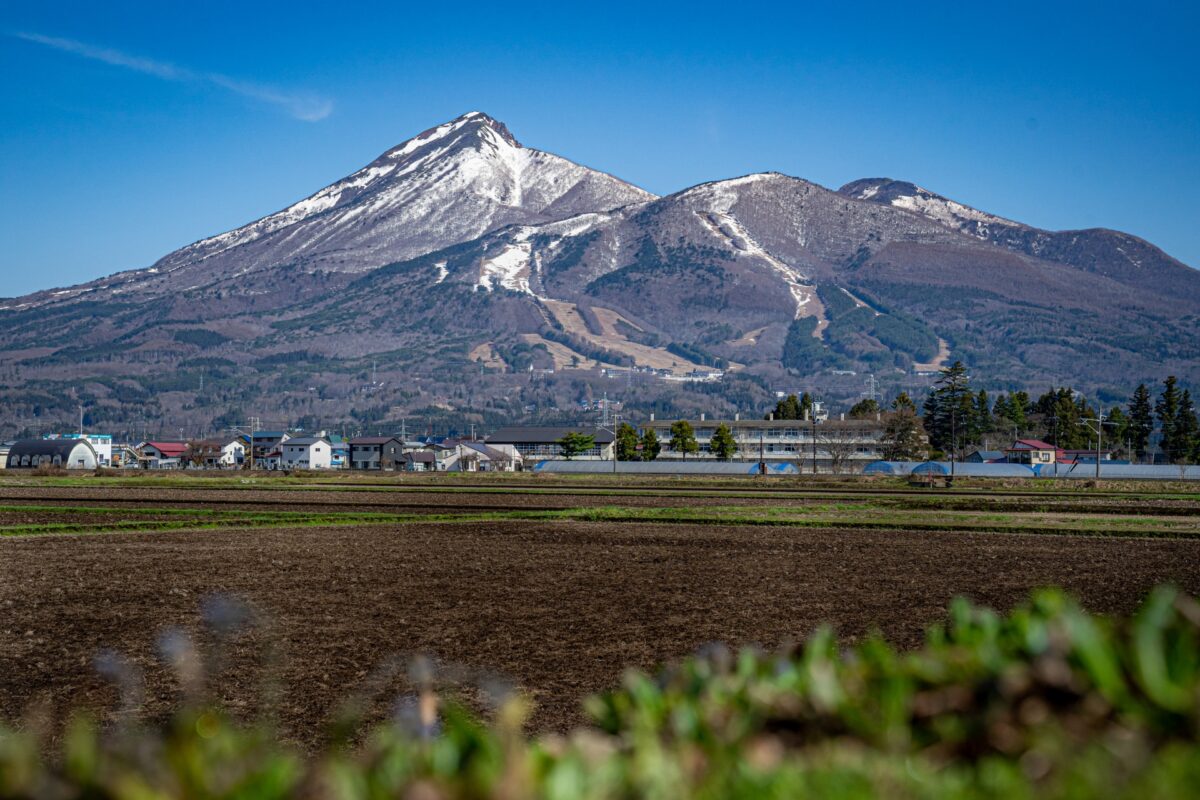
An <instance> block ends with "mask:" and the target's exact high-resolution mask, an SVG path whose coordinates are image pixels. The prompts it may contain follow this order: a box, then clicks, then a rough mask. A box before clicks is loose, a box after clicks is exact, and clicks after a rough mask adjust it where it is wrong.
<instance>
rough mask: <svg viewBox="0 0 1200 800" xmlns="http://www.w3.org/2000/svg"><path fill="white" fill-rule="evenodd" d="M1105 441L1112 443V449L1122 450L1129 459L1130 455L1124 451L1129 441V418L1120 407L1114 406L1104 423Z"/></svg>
mask: <svg viewBox="0 0 1200 800" xmlns="http://www.w3.org/2000/svg"><path fill="white" fill-rule="evenodd" d="M1104 440H1105V441H1107V442H1109V443H1110V444H1109V446H1110V448H1111V449H1113V450H1120V451H1121V452H1122V453H1124V455H1125V457H1126V458H1128V456H1129V454H1128V453H1125V452H1124V451H1125V449H1126V444H1125V443H1126V442H1127V441H1128V440H1129V417H1128V416H1127V415H1126V414H1125V412H1124V411H1122V410H1121V407H1120V406H1113V407H1112V410H1111V411H1109V412H1108V417H1107V419H1105V421H1104Z"/></svg>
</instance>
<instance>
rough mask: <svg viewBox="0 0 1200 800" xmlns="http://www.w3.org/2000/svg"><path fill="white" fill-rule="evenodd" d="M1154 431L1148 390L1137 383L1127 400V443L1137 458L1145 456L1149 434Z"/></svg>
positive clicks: (1144, 385) (1142, 458) (1148, 444)
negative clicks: (1131, 395)
mask: <svg viewBox="0 0 1200 800" xmlns="http://www.w3.org/2000/svg"><path fill="white" fill-rule="evenodd" d="M1153 433H1154V409H1153V408H1152V407H1151V406H1150V390H1149V389H1147V388H1146V384H1144V383H1143V384H1140V385H1138V387H1137V389H1135V390H1134V391H1133V397H1131V398H1130V400H1129V444H1130V447H1132V448H1133V452H1134V453H1135V454H1136V455H1137V458H1138V460H1144V459H1145V458H1146V451H1148V450H1149V449H1150V436H1151V434H1153Z"/></svg>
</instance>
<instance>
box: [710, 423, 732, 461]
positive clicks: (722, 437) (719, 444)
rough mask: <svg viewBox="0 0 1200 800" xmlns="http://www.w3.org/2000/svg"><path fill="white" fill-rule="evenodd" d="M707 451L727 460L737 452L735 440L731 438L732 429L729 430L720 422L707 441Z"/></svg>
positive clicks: (722, 459)
mask: <svg viewBox="0 0 1200 800" xmlns="http://www.w3.org/2000/svg"><path fill="white" fill-rule="evenodd" d="M708 449H709V451H710V452H711V453H712V454H713V455H714V456H716V457H717V458H718V459H720V460H721V461H728V460H729V459H731V458H733V456H734V454H736V453H737V449H738V446H737V440H736V439H734V438H733V431H731V430H729V426H728V425H726V424H725V423H723V422H722V423H721V424H720V425H718V426H717V429H716V430H715V431H713V435H712V439H710V440H709V443H708Z"/></svg>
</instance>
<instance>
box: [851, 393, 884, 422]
mask: <svg viewBox="0 0 1200 800" xmlns="http://www.w3.org/2000/svg"><path fill="white" fill-rule="evenodd" d="M878 413H879V403H877V402H875V401H874V400H873V399H871V398H870V397H868V398H866V399H865V400H859V401H858V402H857V403H855V404H854V405H853V406H851V407H850V415H849V416H850V419H874V418H875V415H876V414H878Z"/></svg>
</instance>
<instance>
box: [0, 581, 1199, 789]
mask: <svg viewBox="0 0 1200 800" xmlns="http://www.w3.org/2000/svg"><path fill="white" fill-rule="evenodd" d="M422 663H423V664H424V666H422V668H421V674H422V676H424V677H419V678H417V679H416V680H414V685H417V686H418V687H419V691H418V692H417V693H416V694H415V695H414V696H413V697H412V698H409V700H410V701H411V702H409V703H407V704H403V703H402V704H401V705H400V707H401V708H402V709H406V711H404V712H403V713H399V712H398V713H397V715H396V719H395V720H394V721H393V722H392V723H390V724H386V725H382V726H377V727H374V728H372V729H370V730H367V731H362V730H357V729H356V727H355V723H354V719H355V718H354V717H353V715H352V716H350V717H348V718H346V719H340V720H339V721H338V724H337V725H336V726H335V727H334V728H333V729H332V730H333V731H335V733H334V734H333V735H331V737H330V744H329V745H328V747H327V748H326V749H325V750H324V751H322V752H318V753H312V754H301V753H299V752H296V751H293V750H291V749H289V748H288V747H285V746H283V745H280V744H279V743H278V742H277V739H276V738H275V737H274V736H273V735H272V733H271V729H270V726H269V725H267V724H262V725H247V724H239V723H235V722H234V721H233V720H232V719H231V718H230V717H228V716H226V715H225V714H224V713H223V712H222V711H221V710H219V709H217V708H214V707H211V706H209V705H206V704H204V703H202V702H196V703H192V704H188V705H187V707H185V708H182V709H181V710H180V711H178V712H177V713H176V714H175V715H174V716H173V717H172V718H171V719H170V720H169V721H168V722H166V723H160V724H159V725H157V726H152V725H149V724H141V725H135V724H128V725H123V726H121V727H118V728H115V729H113V730H108V731H104V732H101V731H99V730H98V729H97V728H96V727H95V726H94V725H93V724H91V723H90V722H87V721H85V720H83V719H80V720H78V721H76V722H75V723H73V724H72V725H70V726H69V728H68V730H67V733H66V734H65V735H64V736H63V737H61V745H60V746H58V747H56V748H55V749H54V752H53V753H51V754H49V755H47V753H46V748H45V747H44V742H41V741H39V739H38V738H37V737H36V736H35V735H33V734H32V733H28V732H24V733H19V732H16V731H15V730H11V729H0V797H3V798H33V797H39V798H40V797H70V798H83V797H90V798H121V799H122V800H125V799H127V798H128V799H132V798H138V799H139V800H140V799H141V798H276V797H333V798H384V797H412V798H483V797H490V798H524V797H541V798H553V799H554V800H558V799H560V798H561V799H562V800H566V799H567V798H625V797H646V798H664V799H665V798H687V797H694V798H718V797H734V798H740V797H746V798H749V797H754V798H759V797H767V798H784V797H787V798H794V797H813V798H832V797H837V798H876V797H887V798H939V799H940V798H1027V797H1039V798H1043V797H1044V798H1063V799H1064V800H1066V799H1067V798H1072V799H1074V798H1090V797H1105V798H1109V797H1113V798H1175V797H1179V798H1183V797H1195V796H1196V792H1197V789H1198V788H1200V747H1198V744H1197V743H1198V734H1200V605H1198V604H1197V603H1196V602H1195V601H1194V600H1192V599H1190V598H1188V597H1186V596H1183V595H1180V594H1178V593H1177V592H1175V591H1174V590H1171V589H1168V588H1161V589H1158V590H1156V591H1154V592H1153V593H1152V594H1151V595H1150V597H1149V598H1148V599H1147V600H1146V602H1145V603H1144V604H1143V606H1142V608H1141V609H1140V611H1139V612H1138V613H1137V614H1136V615H1135V616H1134V617H1133V618H1132V619H1130V620H1110V619H1106V618H1101V617H1097V616H1093V615H1089V614H1088V613H1086V612H1084V611H1083V610H1081V609H1080V608H1079V607H1078V605H1076V604H1075V603H1074V602H1073V601H1072V600H1070V599H1069V598H1068V597H1066V596H1065V595H1064V594H1062V593H1061V592H1058V591H1043V592H1039V593H1037V594H1035V595H1034V596H1033V597H1032V598H1031V599H1030V601H1029V602H1027V603H1026V604H1024V605H1022V606H1021V607H1019V608H1017V609H1015V610H1013V611H1012V612H1011V613H1009V614H1007V615H998V614H996V613H994V612H992V611H989V610H987V609H982V608H977V607H973V606H971V605H970V604H968V603H967V602H965V601H956V602H955V603H954V604H953V607H952V608H951V612H950V616H949V620H948V621H947V622H946V623H945V624H943V625H938V626H934V627H933V628H931V629H930V630H929V631H928V634H927V637H926V642H925V645H924V646H923V647H922V648H920V649H918V650H916V651H912V652H900V651H897V650H896V649H894V648H892V647H891V646H890V645H888V644H887V643H886V642H885V641H884V640H883V639H882V638H879V637H869V638H868V639H867V640H865V641H863V642H861V643H859V644H857V645H856V646H854V647H852V648H849V649H842V648H840V647H839V646H838V644H837V642H836V640H835V639H834V637H833V635H832V634H831V632H830V631H828V630H820V631H818V632H816V633H815V634H814V635H813V636H812V637H811V638H810V639H809V641H808V642H807V643H806V644H805V645H804V646H803V647H800V648H796V649H794V650H787V651H784V652H780V653H773V654H766V653H761V652H757V651H755V650H751V649H747V650H742V651H740V652H736V653H735V652H731V651H729V650H726V649H723V648H721V647H713V648H710V649H708V650H707V651H706V652H704V653H701V654H699V655H697V656H696V657H694V658H691V659H688V660H685V661H683V662H681V663H679V664H677V665H674V666H672V667H670V668H668V669H666V670H664V671H662V672H660V673H659V674H657V675H654V676H651V675H646V674H642V673H636V672H631V673H629V674H628V675H627V676H626V678H625V680H624V682H623V685H622V686H621V688H619V689H618V690H615V691H613V692H610V693H607V694H604V695H601V696H597V697H593V698H592V699H590V700H589V701H588V710H589V712H590V714H591V715H592V717H593V719H594V720H595V727H594V728H591V729H586V730H581V731H577V732H575V733H573V734H571V735H570V736H543V737H538V738H529V737H527V736H526V735H524V733H523V731H522V725H523V722H524V721H525V719H527V712H528V702H527V700H526V699H525V698H524V697H523V696H522V695H520V694H515V693H508V694H506V695H504V696H502V697H501V698H500V700H498V701H497V703H496V705H495V709H496V710H495V713H494V714H493V715H492V719H491V720H490V721H488V722H484V721H482V720H481V719H480V718H478V717H476V716H474V715H472V714H470V713H468V712H467V711H465V710H464V709H463V708H462V707H460V706H458V705H456V704H454V703H453V702H449V701H447V700H446V698H445V697H444V696H441V695H439V693H438V692H437V691H435V688H434V683H433V681H432V680H431V679H430V678H428V663H427V662H422Z"/></svg>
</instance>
